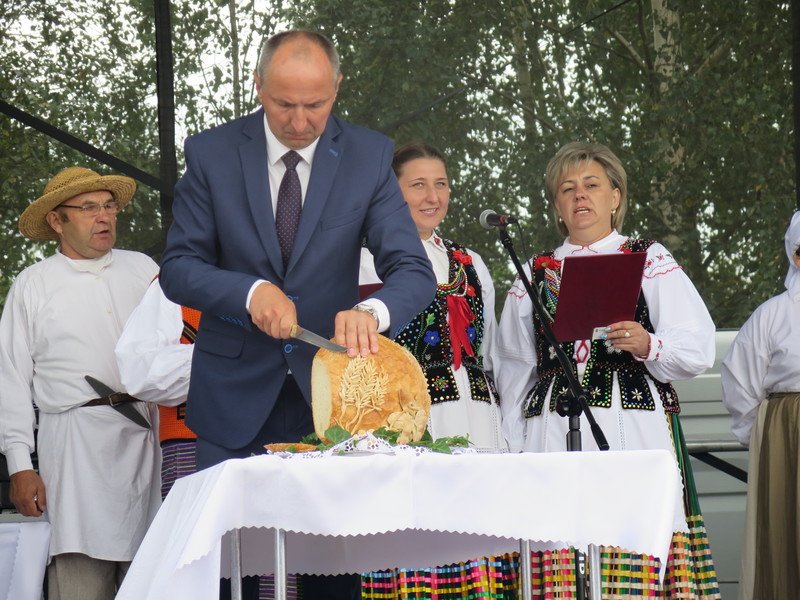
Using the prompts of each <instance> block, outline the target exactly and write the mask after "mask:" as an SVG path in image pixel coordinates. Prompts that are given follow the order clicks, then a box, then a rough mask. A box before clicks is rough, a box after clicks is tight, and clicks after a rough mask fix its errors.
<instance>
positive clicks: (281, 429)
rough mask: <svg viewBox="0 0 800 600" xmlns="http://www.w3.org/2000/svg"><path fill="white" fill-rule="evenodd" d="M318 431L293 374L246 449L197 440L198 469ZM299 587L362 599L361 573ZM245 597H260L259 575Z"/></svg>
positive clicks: (248, 582) (310, 594)
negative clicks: (267, 445) (315, 429)
mask: <svg viewBox="0 0 800 600" xmlns="http://www.w3.org/2000/svg"><path fill="white" fill-rule="evenodd" d="M313 431H314V421H313V418H312V415H311V408H310V407H309V406H308V403H306V401H305V398H304V397H303V394H302V392H301V391H300V388H299V387H298V386H297V382H296V381H295V380H294V377H292V376H291V375H289V376H288V377H287V378H286V381H285V382H284V384H283V387H282V388H281V392H280V394H279V395H278V400H277V402H276V403H275V407H274V408H273V409H272V412H271V413H270V415H269V418H268V419H267V420H266V422H265V423H264V425H263V426H262V427H261V430H260V431H259V432H258V434H256V437H255V438H254V439H253V441H251V442H250V443H249V444H247V445H246V446H244V447H242V448H234V449H231V448H225V447H223V446H218V445H217V444H214V443H212V442H209V441H208V440H204V439H202V438H198V439H197V451H196V453H197V469H198V470H200V469H205V468H207V467H212V466H214V465H217V464H219V463H221V462H223V461H226V460H228V459H230V458H247V457H248V456H251V455H253V454H263V453H264V445H265V444H271V443H274V442H298V441H300V440H301V439H302V438H303V437H304V436H306V435H308V434H309V433H311V432H313ZM298 579H299V581H298V587H299V588H300V593H301V595H302V598H303V599H304V600H358V599H359V598H361V577H360V576H359V575H301V576H300V577H299V578H298ZM219 597H220V600H230V598H231V586H230V581H229V580H227V579H223V580H221V581H220V594H219ZM242 599H243V600H258V577H244V578H242Z"/></svg>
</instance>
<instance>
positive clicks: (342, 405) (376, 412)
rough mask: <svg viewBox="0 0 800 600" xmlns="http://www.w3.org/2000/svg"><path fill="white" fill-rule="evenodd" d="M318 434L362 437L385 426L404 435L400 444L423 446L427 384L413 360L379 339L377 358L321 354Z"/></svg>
mask: <svg viewBox="0 0 800 600" xmlns="http://www.w3.org/2000/svg"><path fill="white" fill-rule="evenodd" d="M311 408H312V412H313V415H314V430H315V432H316V434H317V436H318V437H319V438H320V439H324V434H325V430H326V429H328V428H329V427H333V426H334V425H338V426H340V427H342V428H344V429H346V430H347V431H349V432H350V433H353V434H358V433H365V432H367V431H374V430H375V429H378V428H380V427H386V428H388V429H393V430H395V431H397V432H399V434H400V435H399V436H398V439H397V441H398V443H400V444H405V443H407V442H411V441H414V442H416V441H419V440H420V438H422V434H423V433H425V429H426V428H427V425H428V415H429V414H430V410H431V397H430V394H429V393H428V382H427V380H426V379H425V374H424V373H423V372H422V368H421V367H420V366H419V363H418V362H417V360H416V359H415V358H414V356H413V355H412V354H411V353H410V352H409V351H408V350H406V349H405V348H403V347H402V346H401V345H399V344H397V343H395V342H393V341H391V340H390V339H388V338H386V337H384V336H379V338H378V354H371V355H370V356H368V357H366V358H365V357H362V356H357V357H355V358H349V357H348V356H347V354H345V353H341V352H330V351H328V350H322V349H321V350H319V351H318V352H317V354H316V355H315V356H314V362H313V363H312V366H311Z"/></svg>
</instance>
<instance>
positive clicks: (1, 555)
mask: <svg viewBox="0 0 800 600" xmlns="http://www.w3.org/2000/svg"><path fill="white" fill-rule="evenodd" d="M49 546H50V523H48V522H47V521H31V522H20V523H5V522H0V599H2V600H40V598H41V597H42V584H43V583H44V570H45V567H46V566H47V550H48V548H49Z"/></svg>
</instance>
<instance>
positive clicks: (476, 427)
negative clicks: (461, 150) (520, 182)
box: [359, 234, 506, 452]
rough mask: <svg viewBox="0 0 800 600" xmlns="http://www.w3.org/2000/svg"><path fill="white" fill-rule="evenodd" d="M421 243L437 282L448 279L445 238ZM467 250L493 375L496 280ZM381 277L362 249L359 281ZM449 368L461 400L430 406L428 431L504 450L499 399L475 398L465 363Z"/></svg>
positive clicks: (489, 370) (485, 357) (483, 350)
mask: <svg viewBox="0 0 800 600" xmlns="http://www.w3.org/2000/svg"><path fill="white" fill-rule="evenodd" d="M422 245H423V247H424V248H425V251H426V252H427V254H428V258H429V259H430V261H431V265H432V266H433V272H434V274H435V275H436V282H437V283H438V284H443V283H447V282H448V277H449V268H450V263H449V259H448V257H447V249H446V248H445V246H444V243H443V242H442V238H440V237H439V236H438V235H436V234H433V235H432V236H431V237H430V238H428V239H427V240H423V241H422ZM467 252H468V254H469V255H470V256H471V257H472V264H473V266H474V267H475V271H476V272H477V274H478V279H479V280H480V283H481V294H482V300H483V321H484V330H483V343H482V347H481V349H480V351H481V353H482V354H483V368H484V371H486V372H487V373H488V374H489V375H490V376H491V375H492V371H493V367H492V358H491V357H492V354H493V351H492V348H493V345H494V337H495V334H496V330H497V319H496V318H495V316H494V302H495V300H494V284H493V283H492V278H491V275H490V274H489V269H488V268H487V267H486V264H485V263H484V262H483V259H481V257H480V256H479V255H478V254H476V253H475V252H473V251H472V250H469V249H468V250H467ZM378 281H379V279H378V278H377V275H375V268H374V266H373V261H372V255H370V253H369V251H368V250H366V249H362V251H361V269H360V273H359V284H360V285H365V284H373V283H377V282H378ZM450 368H451V369H452V370H453V377H454V379H455V382H456V387H457V388H458V395H459V398H460V400H459V401H458V402H440V403H438V404H435V405H434V406H432V407H431V414H430V417H429V418H428V431H429V432H430V434H431V436H432V437H433V438H434V439H436V438H440V437H451V436H458V435H465V434H469V439H470V441H471V442H472V443H473V445H474V446H475V447H476V448H478V449H481V450H485V451H492V452H498V451H501V452H502V451H505V450H506V443H505V440H504V438H503V433H502V429H501V419H502V417H501V412H500V407H499V406H498V405H497V401H496V399H494V401H493V402H492V403H491V404H489V403H487V402H482V401H476V400H473V399H472V395H471V394H470V389H469V379H468V377H467V370H466V368H465V367H464V365H463V364H462V365H461V366H460V367H459V368H458V369H453V367H452V365H451V367H450ZM501 397H502V396H501Z"/></svg>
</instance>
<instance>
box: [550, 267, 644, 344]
mask: <svg viewBox="0 0 800 600" xmlns="http://www.w3.org/2000/svg"><path fill="white" fill-rule="evenodd" d="M646 257H647V254H646V253H645V252H630V253H625V254H598V255H596V256H568V257H567V258H565V259H564V265H563V268H562V271H561V284H560V289H559V292H558V305H557V306H556V317H555V320H554V321H553V333H555V336H556V338H557V339H558V341H560V342H572V341H575V340H590V339H592V333H593V331H594V328H595V327H605V326H606V325H610V324H611V323H616V322H618V321H632V320H633V317H634V315H635V314H636V302H637V301H638V299H639V292H640V291H641V289H642V273H643V271H644V261H645V258H646Z"/></svg>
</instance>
